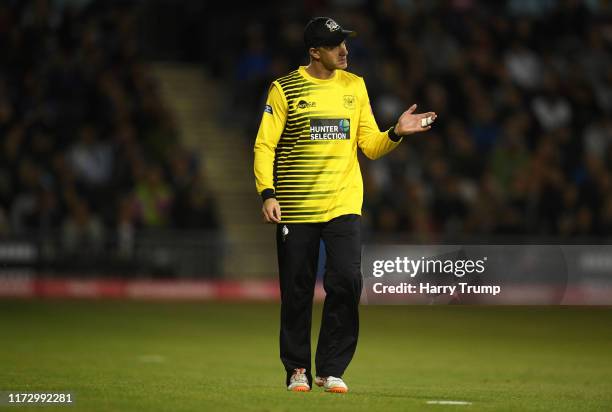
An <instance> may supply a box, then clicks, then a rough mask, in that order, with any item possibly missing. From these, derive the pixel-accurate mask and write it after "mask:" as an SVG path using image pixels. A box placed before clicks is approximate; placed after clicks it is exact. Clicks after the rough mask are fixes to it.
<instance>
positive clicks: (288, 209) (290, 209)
mask: <svg viewBox="0 0 612 412" xmlns="http://www.w3.org/2000/svg"><path fill="white" fill-rule="evenodd" d="M298 212H303V213H298ZM321 212H326V210H321V209H319V208H316V207H313V206H304V207H296V206H285V207H284V208H283V210H282V212H281V213H282V214H283V215H284V214H294V215H305V214H307V213H317V214H318V213H321Z"/></svg>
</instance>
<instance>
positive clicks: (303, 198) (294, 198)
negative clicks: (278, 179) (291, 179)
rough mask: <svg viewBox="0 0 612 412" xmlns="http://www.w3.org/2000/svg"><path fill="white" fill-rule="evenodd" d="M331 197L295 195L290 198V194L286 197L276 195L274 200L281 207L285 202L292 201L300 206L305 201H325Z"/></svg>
mask: <svg viewBox="0 0 612 412" xmlns="http://www.w3.org/2000/svg"><path fill="white" fill-rule="evenodd" d="M332 197H333V195H312V196H303V195H295V196H292V195H291V194H290V193H289V194H287V195H278V194H277V195H276V198H277V199H278V201H279V202H280V204H281V206H282V205H284V204H285V202H290V203H291V202H292V201H293V203H297V204H300V205H301V204H304V202H307V201H311V200H312V201H314V200H325V199H329V198H332Z"/></svg>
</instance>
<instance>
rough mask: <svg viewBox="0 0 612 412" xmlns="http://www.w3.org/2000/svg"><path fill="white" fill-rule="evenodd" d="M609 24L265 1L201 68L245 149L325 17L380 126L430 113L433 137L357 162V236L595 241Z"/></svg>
mask: <svg viewBox="0 0 612 412" xmlns="http://www.w3.org/2000/svg"><path fill="white" fill-rule="evenodd" d="M610 12H611V9H610V4H609V3H608V2H599V1H579V0H559V1H552V0H548V1H547V0H534V1H529V0H508V1H499V2H489V1H475V0H451V1H417V0H413V1H398V0H384V1H360V0H336V1H306V2H304V3H303V7H301V8H293V9H290V8H288V7H283V6H282V5H278V4H277V5H276V8H270V9H266V8H264V9H263V10H258V11H257V12H255V11H254V12H253V13H251V14H250V15H243V16H242V17H241V18H237V17H235V18H234V25H233V26H231V27H236V26H239V27H242V28H243V29H242V30H241V31H240V32H239V34H237V33H236V31H230V30H229V29H228V30H227V32H224V35H227V36H228V39H231V43H230V44H227V43H224V45H223V49H224V50H225V54H224V55H223V58H222V59H221V58H219V59H217V60H215V61H213V62H212V63H211V67H212V70H213V73H216V74H218V75H219V76H224V77H225V79H226V80H227V85H228V87H232V86H233V98H231V99H228V102H227V108H228V113H229V110H230V109H231V113H232V116H233V118H234V119H237V120H239V121H240V122H241V124H242V126H243V127H244V128H245V130H248V136H249V138H251V139H253V140H254V138H255V134H256V130H257V126H258V123H259V120H260V118H261V113H262V110H263V109H262V108H263V101H264V99H265V94H266V93H267V90H268V86H269V84H270V82H271V81H272V80H273V79H275V78H277V77H279V76H282V75H283V74H285V73H287V72H289V71H291V70H293V69H294V68H296V67H297V65H304V64H306V63H307V53H306V51H305V49H304V47H303V43H302V33H303V27H304V24H305V23H306V22H307V21H308V20H309V19H310V18H311V17H312V16H317V15H329V16H332V17H334V18H335V19H336V20H337V21H338V22H339V23H340V24H341V25H342V26H344V27H345V28H349V29H351V30H356V31H357V32H358V36H357V37H356V38H354V39H349V41H348V49H349V69H348V70H349V71H352V72H354V73H357V74H360V75H362V76H364V77H365V80H366V85H367V86H368V91H369V95H370V100H371V104H372V108H373V111H374V114H375V116H376V118H377V121H378V124H379V127H380V128H381V129H383V130H384V129H387V128H389V127H390V126H392V125H393V124H394V123H395V121H396V119H397V117H398V116H399V115H400V114H401V113H402V112H403V111H404V110H406V108H407V107H409V106H410V105H411V104H412V103H415V102H416V103H418V105H419V108H418V109H417V112H418V111H435V112H437V114H438V120H437V122H436V124H435V126H434V128H433V129H432V131H430V132H428V133H425V134H419V135H415V136H410V137H408V138H405V139H404V142H403V144H402V145H401V146H400V147H399V148H398V149H397V150H396V151H394V152H393V153H391V154H390V155H388V156H386V157H385V158H383V159H380V160H377V161H373V162H372V161H363V162H362V172H363V177H364V184H365V199H364V223H365V226H366V228H367V229H368V230H369V231H370V232H373V233H375V234H381V233H384V234H397V233H411V234H413V235H416V236H419V237H421V238H425V239H435V238H441V237H444V236H454V235H465V236H470V235H474V236H481V237H482V236H483V235H484V236H486V235H505V236H512V235H517V236H525V235H528V236H532V235H538V236H555V237H558V236H561V237H572V238H576V237H581V236H587V237H592V236H607V235H609V234H610V233H611V231H612V174H611V170H612V169H611V167H612V144H611V143H612V70H611V67H612V19H611V14H610ZM225 23H226V22H225V21H221V22H219V23H217V25H218V28H219V29H220V30H222V26H223V25H224V24H225ZM228 41H230V40H228ZM232 50H233V51H234V52H233V53H232ZM219 51H220V49H219ZM228 54H229V56H228ZM362 160H363V159H362Z"/></svg>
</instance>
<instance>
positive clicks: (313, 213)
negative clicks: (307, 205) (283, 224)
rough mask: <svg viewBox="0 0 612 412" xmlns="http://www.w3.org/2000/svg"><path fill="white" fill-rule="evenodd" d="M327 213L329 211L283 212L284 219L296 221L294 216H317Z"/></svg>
mask: <svg viewBox="0 0 612 412" xmlns="http://www.w3.org/2000/svg"><path fill="white" fill-rule="evenodd" d="M325 213H327V210H320V211H317V212H282V215H283V217H288V218H290V219H294V218H293V217H292V216H300V217H301V216H316V215H323V214H325Z"/></svg>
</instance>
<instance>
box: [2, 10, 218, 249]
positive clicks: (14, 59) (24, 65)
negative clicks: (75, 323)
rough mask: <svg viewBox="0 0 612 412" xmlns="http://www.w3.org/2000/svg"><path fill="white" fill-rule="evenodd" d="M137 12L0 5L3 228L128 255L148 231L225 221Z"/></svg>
mask: <svg viewBox="0 0 612 412" xmlns="http://www.w3.org/2000/svg"><path fill="white" fill-rule="evenodd" d="M135 18H136V17H135V13H134V8H133V5H132V4H131V3H129V2H117V1H61V2H60V1H49V0H28V1H21V0H15V1H2V2H0V49H1V50H2V53H0V136H1V138H0V146H1V149H0V235H3V234H4V235H6V234H9V235H12V236H20V235H32V234H36V235H43V236H59V237H60V239H59V240H61V245H63V247H64V248H65V250H66V251H68V252H70V251H76V250H77V249H78V250H79V251H80V252H83V251H87V250H93V251H98V250H102V249H104V248H105V247H107V246H108V245H109V244H113V245H115V246H116V247H117V248H118V250H120V251H127V252H129V250H130V248H131V247H132V244H133V241H134V232H135V231H136V230H138V229H139V228H153V229H156V228H164V229H165V228H179V229H209V230H215V229H217V228H218V219H217V215H216V212H215V208H214V204H213V201H212V198H211V196H210V194H209V193H208V191H207V189H206V186H205V185H204V183H203V181H202V178H201V173H200V162H199V159H198V156H197V155H196V154H195V153H192V152H190V151H189V150H186V148H185V147H182V146H181V144H180V142H179V139H178V138H177V129H176V126H175V124H174V122H173V118H172V116H171V115H170V114H169V112H168V110H167V109H166V107H164V102H163V101H162V100H161V99H160V94H159V91H158V85H157V84H156V82H155V80H154V79H153V78H152V76H151V75H150V74H149V73H148V71H147V69H146V65H145V64H144V59H143V58H142V56H141V55H140V53H139V36H138V33H137V31H136V30H135V27H136V24H135Z"/></svg>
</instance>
